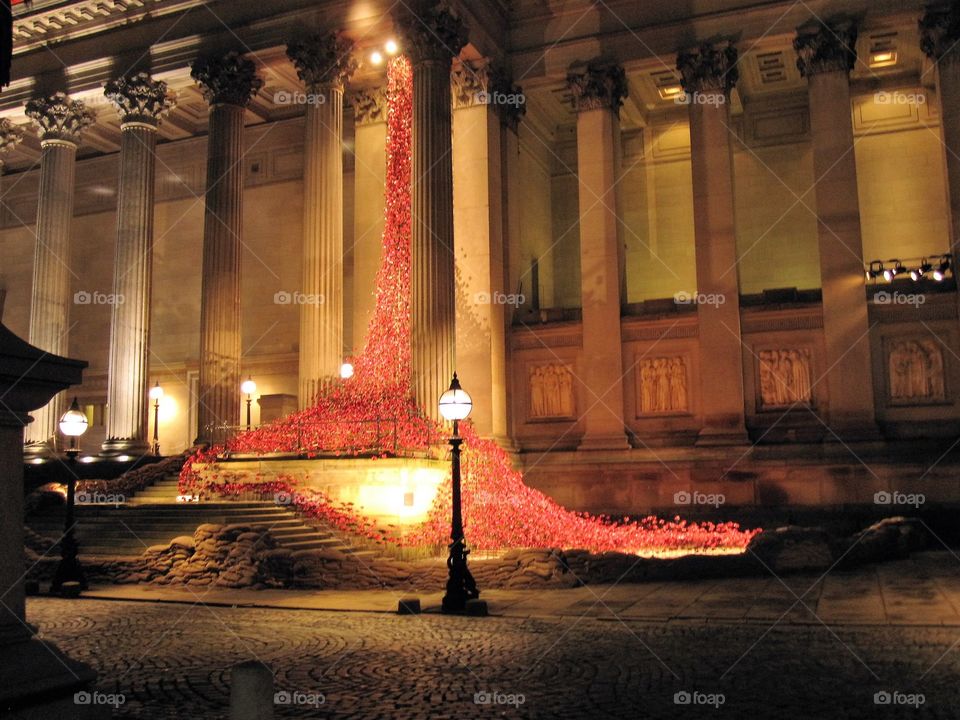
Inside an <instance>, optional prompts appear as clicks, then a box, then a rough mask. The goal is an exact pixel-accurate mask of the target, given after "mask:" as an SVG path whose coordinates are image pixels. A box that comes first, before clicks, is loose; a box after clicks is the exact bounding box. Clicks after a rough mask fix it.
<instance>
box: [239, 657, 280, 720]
mask: <svg viewBox="0 0 960 720" xmlns="http://www.w3.org/2000/svg"><path fill="white" fill-rule="evenodd" d="M230 720H273V672H272V671H271V670H270V668H269V667H267V666H266V665H264V664H263V663H262V662H259V661H257V660H248V661H247V662H242V663H239V664H237V665H234V666H233V670H232V671H231V673H230Z"/></svg>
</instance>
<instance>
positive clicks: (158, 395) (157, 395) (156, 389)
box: [150, 380, 163, 455]
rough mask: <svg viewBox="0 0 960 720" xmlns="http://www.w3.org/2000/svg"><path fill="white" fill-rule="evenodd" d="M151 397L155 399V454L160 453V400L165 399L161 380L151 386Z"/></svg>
mask: <svg viewBox="0 0 960 720" xmlns="http://www.w3.org/2000/svg"><path fill="white" fill-rule="evenodd" d="M150 399H151V400H153V454H154V455H159V454H160V401H161V400H162V399H163V388H162V387H160V381H159V380H158V381H157V384H156V385H154V386H153V387H152V388H150Z"/></svg>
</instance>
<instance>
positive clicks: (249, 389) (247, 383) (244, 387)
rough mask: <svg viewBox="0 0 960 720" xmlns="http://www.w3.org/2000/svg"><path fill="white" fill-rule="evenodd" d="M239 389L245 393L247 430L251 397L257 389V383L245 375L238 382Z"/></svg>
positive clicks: (248, 427)
mask: <svg viewBox="0 0 960 720" xmlns="http://www.w3.org/2000/svg"><path fill="white" fill-rule="evenodd" d="M240 391H241V392H244V393H246V394H247V430H249V429H250V405H251V404H252V403H253V398H252V397H251V396H252V395H253V394H254V393H255V392H256V391H257V384H256V383H255V382H254V381H253V380H252V379H251V378H250V376H249V375H247V379H246V380H244V381H243V382H242V383H241V384H240Z"/></svg>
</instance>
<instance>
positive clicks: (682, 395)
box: [640, 357, 688, 413]
mask: <svg viewBox="0 0 960 720" xmlns="http://www.w3.org/2000/svg"><path fill="white" fill-rule="evenodd" d="M687 407H688V401H687V364H686V360H684V358H682V357H669V358H667V357H661V358H646V359H644V360H641V361H640V412H641V413H670V412H686V411H687Z"/></svg>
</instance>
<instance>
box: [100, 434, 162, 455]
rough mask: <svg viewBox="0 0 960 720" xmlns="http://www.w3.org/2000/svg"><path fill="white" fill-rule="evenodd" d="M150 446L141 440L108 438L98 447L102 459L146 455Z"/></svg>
mask: <svg viewBox="0 0 960 720" xmlns="http://www.w3.org/2000/svg"><path fill="white" fill-rule="evenodd" d="M149 452H150V445H149V444H147V443H146V442H144V441H143V440H136V439H128V438H108V439H106V440H104V441H103V443H101V445H100V455H101V456H102V457H116V456H117V455H135V456H138V457H139V456H141V455H147V454H148V453H149Z"/></svg>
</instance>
